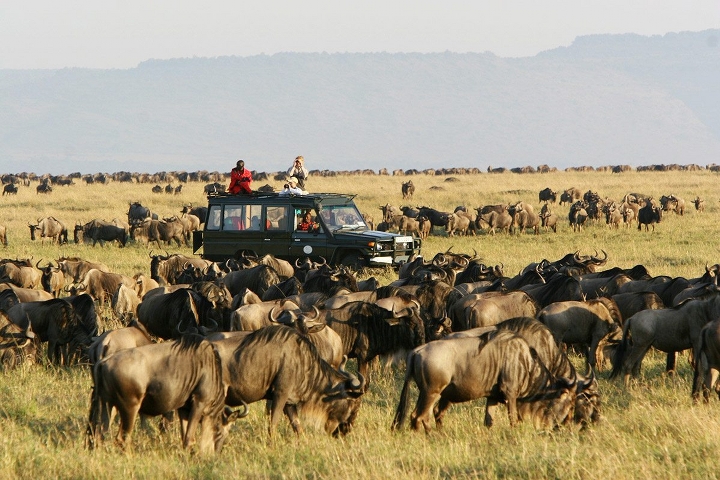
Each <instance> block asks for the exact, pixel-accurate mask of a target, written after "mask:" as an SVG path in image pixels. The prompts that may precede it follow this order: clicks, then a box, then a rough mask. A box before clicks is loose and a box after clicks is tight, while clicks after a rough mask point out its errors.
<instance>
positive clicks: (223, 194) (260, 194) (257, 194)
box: [207, 190, 357, 199]
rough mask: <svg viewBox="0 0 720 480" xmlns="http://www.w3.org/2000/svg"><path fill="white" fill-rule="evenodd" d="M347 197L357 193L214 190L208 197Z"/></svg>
mask: <svg viewBox="0 0 720 480" xmlns="http://www.w3.org/2000/svg"><path fill="white" fill-rule="evenodd" d="M281 196H282V197H291V198H292V197H308V198H312V197H346V198H351V199H352V198H355V197H356V196H357V194H355V193H332V192H323V193H321V192H312V193H305V194H302V195H296V194H294V193H291V194H289V195H288V194H286V195H280V192H259V191H257V190H255V191H253V192H252V193H237V194H234V193H230V192H213V193H209V194H208V196H207V198H208V199H211V198H216V197H224V198H229V197H242V198H274V197H281Z"/></svg>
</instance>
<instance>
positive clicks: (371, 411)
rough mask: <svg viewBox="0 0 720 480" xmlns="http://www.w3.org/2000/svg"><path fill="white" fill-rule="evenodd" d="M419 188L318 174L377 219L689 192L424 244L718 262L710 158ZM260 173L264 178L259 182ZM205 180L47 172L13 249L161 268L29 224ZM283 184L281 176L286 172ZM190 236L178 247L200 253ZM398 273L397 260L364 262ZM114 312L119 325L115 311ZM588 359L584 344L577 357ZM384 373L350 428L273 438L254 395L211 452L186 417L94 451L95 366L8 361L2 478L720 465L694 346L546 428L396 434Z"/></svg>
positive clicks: (121, 268) (12, 236)
mask: <svg viewBox="0 0 720 480" xmlns="http://www.w3.org/2000/svg"><path fill="white" fill-rule="evenodd" d="M411 178H412V180H413V182H414V183H415V185H416V193H415V198H414V199H413V200H412V201H410V202H408V201H405V202H403V201H402V198H401V195H400V183H401V181H402V180H403V179H402V178H399V177H383V176H352V177H332V178H311V179H310V181H309V182H308V188H309V189H310V190H311V191H324V192H328V191H332V192H345V193H354V194H357V197H356V203H357V204H358V205H359V207H360V209H361V210H362V211H363V212H366V213H370V214H372V215H374V216H375V218H376V219H379V217H380V210H379V208H378V207H379V206H380V205H384V204H386V203H388V202H389V203H393V204H398V205H427V206H431V207H435V208H438V209H441V210H452V209H454V208H455V206H457V205H467V206H468V207H477V206H480V205H484V204H491V203H500V202H510V201H516V200H524V201H527V202H530V203H532V204H533V205H534V206H535V207H536V209H538V208H539V203H538V200H537V194H538V192H539V191H540V190H541V189H543V188H545V187H551V188H553V189H556V190H561V189H565V188H569V187H578V188H580V189H581V190H582V191H587V190H590V189H592V190H593V191H596V192H598V193H599V194H600V195H601V196H602V197H611V198H615V199H620V198H621V197H622V196H623V195H624V194H625V193H628V192H640V193H644V194H647V195H653V196H655V197H656V198H659V197H660V196H661V195H663V194H666V195H667V194H671V193H672V194H675V195H678V196H680V197H682V198H684V199H685V200H686V202H687V208H686V214H685V215H684V216H683V217H680V216H677V215H666V216H665V217H664V219H663V221H662V223H660V224H659V225H657V227H656V229H655V232H654V233H653V232H649V233H646V232H645V231H642V232H639V231H638V230H637V227H636V226H635V227H632V228H630V229H622V228H621V229H619V230H610V229H608V228H607V227H606V226H605V224H604V222H601V223H598V224H594V225H590V226H588V228H586V229H584V230H583V231H582V232H579V233H573V232H572V230H570V229H569V227H568V225H567V221H566V220H565V219H566V218H567V212H568V207H567V206H558V205H557V204H556V205H555V206H554V210H555V212H556V213H557V214H558V215H559V216H560V218H561V224H560V225H561V226H560V227H559V229H558V232H557V233H552V232H550V233H545V232H543V233H541V234H540V235H538V236H535V235H531V234H523V235H505V234H498V235H495V236H494V237H493V236H491V235H485V234H481V235H478V236H476V237H465V238H459V237H447V236H445V234H444V233H443V232H440V231H436V232H435V233H436V235H434V236H431V237H430V238H429V239H428V240H427V241H426V242H425V243H424V244H423V254H424V256H426V257H431V256H432V255H434V254H435V253H437V252H440V251H446V250H447V249H449V248H452V250H453V251H455V252H468V253H472V252H473V251H476V252H477V254H478V255H479V256H480V257H481V258H483V259H484V260H485V262H486V263H487V264H492V265H495V264H502V265H503V266H504V270H505V273H506V275H509V276H512V275H514V274H515V273H517V272H518V271H519V270H520V269H521V268H523V267H524V266H525V265H527V264H528V263H530V262H535V261H539V260H541V259H543V258H547V259H550V260H554V259H557V258H559V257H561V256H562V255H564V254H566V253H568V252H574V251H577V250H579V251H580V252H581V253H583V254H590V253H594V252H595V251H600V250H605V251H606V252H607V253H608V264H607V266H606V267H607V268H609V267H612V266H621V267H631V266H633V265H636V264H644V265H646V266H647V267H648V269H649V270H650V272H651V273H652V274H653V275H670V276H684V277H696V276H699V275H701V274H702V273H703V272H704V266H705V265H706V264H710V265H712V264H714V263H717V262H718V243H717V240H716V237H717V232H718V228H717V222H718V211H719V208H718V196H717V194H716V191H717V187H716V185H717V181H718V176H717V174H714V173H711V172H708V171H700V172H642V173H638V172H630V173H623V174H619V175H614V174H610V173H600V172H590V173H575V172H572V173H571V172H557V173H551V174H542V175H541V174H531V175H516V174H511V173H506V174H494V175H490V174H481V175H468V176H455V177H454V178H455V179H456V181H448V177H445V176H426V175H418V176H413V177H411ZM258 183H259V182H258ZM202 187H203V185H201V184H188V185H186V186H185V187H184V188H183V193H182V194H181V195H177V196H175V195H165V194H160V195H157V194H152V193H151V191H150V188H151V185H146V184H141V185H137V184H118V183H111V184H108V185H84V184H78V185H74V186H71V187H64V188H56V189H55V191H54V192H53V193H52V194H50V195H37V194H36V193H35V189H34V184H33V185H32V186H31V187H29V188H27V187H26V188H22V187H21V189H20V192H19V193H18V194H17V195H16V196H3V197H2V198H0V204H1V205H2V210H0V223H2V224H4V225H6V226H7V228H8V232H9V233H8V237H9V238H8V241H9V245H8V247H7V248H5V249H4V250H3V257H5V258H25V257H30V256H32V258H33V261H41V260H43V261H44V260H49V259H54V258H58V257H59V256H62V255H64V256H73V255H77V256H81V257H83V258H87V259H91V260H99V261H103V262H104V263H106V264H107V265H108V266H109V267H110V268H111V269H112V270H113V271H117V272H120V273H125V274H131V275H132V274H135V273H137V272H145V273H148V272H149V258H148V252H149V250H148V248H147V247H145V246H141V245H134V244H131V245H129V246H128V247H127V248H118V247H117V246H114V245H112V246H106V247H105V248H100V247H99V246H98V247H95V248H93V247H89V246H86V245H74V244H73V243H70V244H68V245H63V246H57V245H48V244H47V243H46V244H45V245H41V243H40V242H39V241H36V242H31V241H30V239H29V229H28V227H27V224H28V222H33V221H35V220H36V219H38V218H41V217H44V216H48V215H53V216H55V217H56V218H58V219H60V220H61V221H63V222H64V223H65V224H66V225H67V226H68V227H69V228H70V229H72V226H74V224H75V223H76V222H87V221H89V220H90V219H92V218H105V219H107V220H110V219H112V218H114V217H118V218H124V217H125V216H126V212H127V208H128V203H129V202H132V201H140V202H142V203H143V204H144V205H147V206H149V207H150V208H151V209H152V210H153V211H156V212H157V213H159V214H160V215H161V216H169V215H171V214H174V213H178V212H179V210H180V207H181V205H182V204H183V203H187V202H192V203H193V204H195V205H198V204H203V203H204V202H205V197H204V195H203V193H202ZM276 187H279V185H276ZM697 195H699V196H700V197H702V198H704V199H705V200H706V205H707V207H706V210H705V212H704V213H702V214H699V213H697V212H695V211H694V209H693V208H692V205H691V204H690V200H692V199H693V198H695V196H697ZM190 250H191V249H190V248H189V247H185V246H182V247H179V248H178V247H168V248H167V251H168V252H170V253H173V252H182V253H185V254H190V253H191V252H190ZM369 274H374V275H377V276H379V277H380V278H381V279H382V282H383V283H387V282H389V281H391V280H392V279H393V278H395V275H396V274H395V273H394V272H392V271H391V270H384V271H382V270H381V271H372V272H369V271H368V272H363V275H365V276H366V275H369ZM101 314H102V316H103V320H104V323H105V324H106V326H108V327H111V326H116V322H114V321H113V320H112V319H111V317H110V314H109V312H107V311H102V312H101ZM573 361H574V362H576V365H577V366H580V365H581V361H580V359H579V358H575V357H573ZM375 368H377V369H378V370H379V371H378V372H377V374H375V375H374V383H373V384H372V385H371V388H370V391H369V392H368V393H367V395H366V396H365V398H364V403H363V407H362V409H361V413H360V416H359V418H358V421H357V423H356V428H355V429H354V430H353V431H352V432H351V433H350V434H349V435H348V436H347V437H345V438H343V439H333V438H329V437H327V436H325V435H324V434H322V433H315V432H312V431H310V432H308V433H306V434H305V435H303V436H301V437H296V436H295V435H294V434H292V431H291V429H290V427H289V426H288V425H287V422H284V423H282V424H281V427H280V429H279V431H278V434H277V435H276V436H274V437H273V438H269V437H268V434H267V429H266V426H267V423H266V418H265V413H264V407H263V406H262V405H261V404H255V405H252V407H251V412H250V415H249V416H248V417H247V418H245V419H242V420H240V421H238V422H237V423H236V425H235V426H234V427H233V430H232V431H231V433H230V436H229V437H228V441H227V442H226V445H225V448H224V449H223V451H222V453H221V454H220V455H218V456H216V457H214V458H201V457H198V456H195V455H192V454H190V453H188V452H184V451H183V450H182V449H181V447H180V442H179V437H178V435H177V433H176V432H175V431H173V432H172V433H171V434H161V433H159V432H158V431H157V430H156V429H155V428H154V426H153V425H154V424H155V422H150V425H151V426H150V427H141V426H138V427H137V430H136V434H135V437H134V447H133V449H132V451H130V452H127V453H124V452H121V451H119V450H117V449H116V448H115V447H114V445H113V444H112V442H111V441H108V442H107V444H106V446H104V447H103V448H101V449H99V450H96V451H94V452H89V451H87V450H85V448H84V431H85V424H86V420H87V413H88V406H89V395H90V387H91V380H90V376H89V373H88V370H87V368H86V367H81V366H76V367H71V368H58V367H54V366H47V365H36V366H29V367H23V368H20V369H18V370H14V371H9V372H0V478H38V477H41V478H120V477H123V478H124V477H130V478H160V477H163V478H408V477H412V478H438V477H443V478H462V477H481V478H587V477H596V478H618V479H622V478H718V476H720V473H718V472H719V470H718V468H717V452H718V451H720V402H718V401H717V399H713V401H712V402H711V403H710V405H709V406H705V405H699V406H694V405H693V404H692V402H691V399H690V382H691V379H692V371H691V369H690V367H689V364H688V361H687V357H683V358H682V359H681V360H680V361H679V370H678V374H677V375H675V376H672V377H668V376H666V375H665V374H664V373H663V370H664V357H663V356H662V355H660V354H650V355H649V357H648V358H647V359H646V361H645V362H644V364H643V373H642V375H641V377H640V378H639V379H638V380H637V381H635V382H634V383H633V384H632V385H631V387H630V388H629V389H628V390H625V389H623V388H622V387H620V386H619V385H617V384H616V383H615V382H611V381H609V380H608V379H607V372H606V371H605V372H600V373H599V380H600V386H601V392H602V395H603V420H602V422H601V423H599V424H598V425H595V426H593V427H592V428H590V429H588V430H586V431H577V430H575V429H560V430H558V431H554V432H539V431H536V430H534V429H533V428H532V427H531V426H529V425H521V426H519V427H518V428H514V429H510V428H509V425H508V422H507V419H506V418H500V419H499V421H498V422H497V424H496V426H494V427H493V428H492V429H486V428H485V427H483V426H482V410H483V408H484V402H483V401H477V402H470V403H466V404H461V405H456V406H453V407H452V408H451V409H450V412H449V414H448V416H447V419H446V422H445V427H444V429H443V430H442V431H433V432H432V434H430V435H427V436H426V435H424V434H422V433H416V432H412V431H408V430H403V431H400V432H395V433H392V432H390V429H389V426H390V423H391V421H392V417H393V414H394V410H395V407H396V404H397V401H398V396H399V392H400V386H401V383H402V376H403V374H404V368H403V367H399V368H395V367H383V366H380V365H376V367H375Z"/></svg>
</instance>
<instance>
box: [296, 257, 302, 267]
mask: <svg viewBox="0 0 720 480" xmlns="http://www.w3.org/2000/svg"><path fill="white" fill-rule="evenodd" d="M295 267H296V268H302V266H301V264H300V257H298V258H296V259H295Z"/></svg>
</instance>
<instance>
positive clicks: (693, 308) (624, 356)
mask: <svg viewBox="0 0 720 480" xmlns="http://www.w3.org/2000/svg"><path fill="white" fill-rule="evenodd" d="M719 316H720V294H716V295H713V296H711V297H709V298H705V299H692V300H687V301H685V302H684V303H682V304H680V305H678V306H677V307H672V308H665V309H663V310H643V311H641V312H638V313H636V314H635V315H633V316H632V317H630V318H628V319H626V320H625V324H624V326H623V338H622V342H621V343H620V345H619V346H618V348H617V350H616V352H615V357H614V358H613V370H612V372H611V374H610V378H615V377H617V376H618V375H620V374H623V376H624V383H625V385H628V384H629V382H630V375H631V374H632V375H633V376H637V375H638V374H639V373H640V366H641V364H642V360H643V358H644V357H645V354H646V353H647V351H648V350H649V349H650V347H655V348H656V349H658V350H660V351H663V352H667V353H675V352H680V351H683V350H686V349H688V348H691V349H692V350H693V352H694V354H695V353H696V352H698V351H699V349H700V338H701V337H700V331H701V330H702V328H703V327H704V326H705V325H706V324H707V323H709V322H710V321H712V320H714V319H716V318H718V317H719Z"/></svg>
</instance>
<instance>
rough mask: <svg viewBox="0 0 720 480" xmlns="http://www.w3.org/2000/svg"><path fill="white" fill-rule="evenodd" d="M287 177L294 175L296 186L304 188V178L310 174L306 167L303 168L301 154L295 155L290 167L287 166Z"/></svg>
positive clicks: (303, 161)
mask: <svg viewBox="0 0 720 480" xmlns="http://www.w3.org/2000/svg"><path fill="white" fill-rule="evenodd" d="M287 175H288V177H295V178H296V179H297V181H298V187H300V188H302V189H305V180H307V178H308V177H309V176H310V172H308V170H307V168H305V158H303V156H302V155H299V156H297V157H295V161H294V162H293V164H292V167H290V168H288V171H287Z"/></svg>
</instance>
